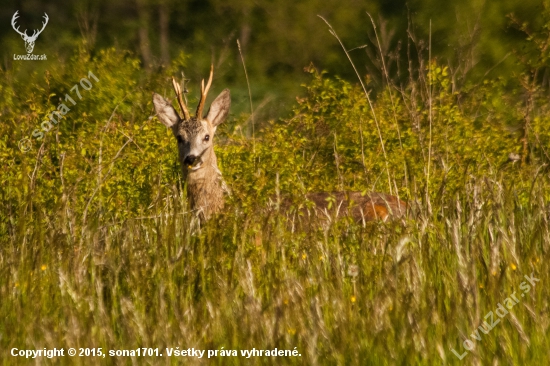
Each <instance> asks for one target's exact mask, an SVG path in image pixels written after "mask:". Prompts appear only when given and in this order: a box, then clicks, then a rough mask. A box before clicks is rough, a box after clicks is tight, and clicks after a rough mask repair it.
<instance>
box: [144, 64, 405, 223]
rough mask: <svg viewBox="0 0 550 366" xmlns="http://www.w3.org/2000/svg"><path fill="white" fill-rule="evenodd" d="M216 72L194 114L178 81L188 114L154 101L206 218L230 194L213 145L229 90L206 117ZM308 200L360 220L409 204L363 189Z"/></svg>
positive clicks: (192, 197)
mask: <svg viewBox="0 0 550 366" xmlns="http://www.w3.org/2000/svg"><path fill="white" fill-rule="evenodd" d="M212 76H213V68H211V69H210V78H209V80H208V83H207V84H206V87H205V86H204V80H203V81H202V86H201V98H200V100H199V105H198V107H197V112H196V114H195V116H194V117H192V116H191V115H190V114H189V111H188V109H187V106H186V105H185V103H184V101H183V98H182V94H181V88H180V86H179V84H178V83H177V82H176V81H175V79H172V84H173V87H174V91H175V93H176V99H177V101H178V104H179V106H180V109H181V111H182V114H183V118H182V117H180V116H179V115H178V113H177V112H176V111H175V109H174V108H173V107H172V104H171V103H170V102H169V101H168V100H166V99H164V98H163V97H161V96H160V95H158V94H156V93H153V103H154V105H155V110H156V112H157V115H158V118H159V120H160V121H161V122H162V123H163V124H164V125H165V126H166V127H168V128H171V129H172V132H173V133H174V136H175V138H176V140H177V142H178V152H179V160H180V164H181V169H182V173H183V176H184V178H185V179H186V180H187V197H188V199H189V203H190V205H191V210H193V211H194V212H195V213H196V214H197V215H198V216H199V219H200V221H201V222H205V221H206V220H208V219H209V218H210V217H212V215H214V214H216V213H218V212H220V211H221V210H222V208H223V206H224V194H225V193H229V189H228V188H227V186H226V185H225V182H224V181H223V178H222V174H221V171H220V170H219V169H218V163H217V160H216V154H215V153H214V147H213V144H214V134H215V132H216V127H217V126H218V125H219V124H220V123H222V122H223V121H224V120H225V118H226V117H227V114H228V112H229V107H230V105H231V97H230V94H229V90H228V89H225V90H224V91H222V92H221V94H220V95H219V96H218V97H217V98H216V99H215V100H214V101H213V102H212V105H211V106H210V110H209V111H208V113H207V115H206V118H202V111H203V108H204V103H205V101H206V94H207V93H208V89H209V88H210V85H211V84H212ZM306 198H307V199H308V200H310V201H312V202H313V203H315V206H316V209H317V211H318V213H319V214H323V213H324V214H328V209H329V207H330V206H329V205H331V204H332V205H333V207H335V209H337V213H338V214H339V215H345V214H347V215H350V216H351V217H353V219H354V220H355V221H358V222H360V221H372V220H376V219H381V220H386V219H388V218H389V217H401V216H403V215H404V214H405V212H406V208H407V204H406V203H405V202H403V201H401V200H400V199H398V198H396V197H394V196H391V195H387V194H384V193H376V192H373V193H369V194H366V195H363V194H361V192H317V193H310V194H307V195H306ZM285 206H287V205H285Z"/></svg>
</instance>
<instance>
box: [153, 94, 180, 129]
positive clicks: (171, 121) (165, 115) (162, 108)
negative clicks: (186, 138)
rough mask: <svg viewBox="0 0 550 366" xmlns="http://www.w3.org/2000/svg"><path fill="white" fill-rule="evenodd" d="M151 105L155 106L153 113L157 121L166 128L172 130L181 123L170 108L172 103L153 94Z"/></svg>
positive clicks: (172, 108) (176, 114)
mask: <svg viewBox="0 0 550 366" xmlns="http://www.w3.org/2000/svg"><path fill="white" fill-rule="evenodd" d="M153 104H154V105H155V111H156V112H157V116H158V118H159V120H160V121H161V122H162V123H163V124H164V125H165V126H166V127H168V128H172V129H174V127H177V125H178V123H179V122H180V121H181V118H180V116H179V115H178V113H177V112H176V110H175V109H174V107H172V103H170V102H169V101H167V100H166V99H164V98H163V97H161V96H160V95H158V94H157V93H153Z"/></svg>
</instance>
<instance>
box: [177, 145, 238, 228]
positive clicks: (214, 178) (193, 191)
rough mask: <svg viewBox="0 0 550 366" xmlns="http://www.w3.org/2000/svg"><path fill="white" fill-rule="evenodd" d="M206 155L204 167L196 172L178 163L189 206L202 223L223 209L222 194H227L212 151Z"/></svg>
mask: <svg viewBox="0 0 550 366" xmlns="http://www.w3.org/2000/svg"><path fill="white" fill-rule="evenodd" d="M208 154H209V156H208V157H205V159H204V163H203V164H204V167H203V168H201V169H200V170H198V171H189V170H188V169H187V167H186V166H185V165H184V164H183V162H182V161H180V162H181V165H182V171H183V173H184V177H185V178H186V181H187V198H188V199H189V205H190V207H191V210H193V211H195V213H196V214H197V215H198V216H199V219H200V220H201V222H203V223H204V222H205V221H207V220H208V219H210V217H212V215H214V214H216V213H218V212H220V211H221V210H222V209H223V206H224V194H225V193H228V189H227V187H226V185H225V182H224V181H223V178H222V174H221V172H220V170H219V169H218V163H217V159H216V154H215V153H214V149H210V151H209V152H208Z"/></svg>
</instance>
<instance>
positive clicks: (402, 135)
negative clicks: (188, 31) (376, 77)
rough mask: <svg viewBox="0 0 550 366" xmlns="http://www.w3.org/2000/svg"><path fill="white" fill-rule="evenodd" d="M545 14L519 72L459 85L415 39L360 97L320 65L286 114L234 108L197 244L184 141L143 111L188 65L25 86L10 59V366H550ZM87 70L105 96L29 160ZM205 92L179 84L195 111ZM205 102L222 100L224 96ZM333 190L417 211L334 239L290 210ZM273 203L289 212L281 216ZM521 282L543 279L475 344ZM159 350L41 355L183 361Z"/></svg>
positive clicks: (121, 60)
mask: <svg viewBox="0 0 550 366" xmlns="http://www.w3.org/2000/svg"><path fill="white" fill-rule="evenodd" d="M546 15H547V16H546V18H545V19H547V22H546V23H545V25H544V26H541V27H539V28H537V29H531V28H529V29H527V28H526V26H525V25H521V24H520V25H518V28H519V30H520V31H521V30H523V31H525V37H524V38H525V41H524V43H523V46H522V48H521V49H518V50H517V51H516V52H515V54H514V56H513V57H514V60H515V62H516V69H517V70H520V71H519V72H517V73H510V74H497V75H494V74H488V75H487V76H485V77H480V78H478V79H475V80H470V79H465V78H461V77H460V75H459V74H458V73H453V72H452V70H451V69H450V68H449V65H446V64H444V63H443V62H440V61H438V59H437V58H432V59H429V54H428V50H427V48H426V47H424V48H423V47H422V45H421V44H418V43H415V42H414V41H413V40H411V41H410V42H411V44H410V47H416V48H417V50H418V57H417V59H414V60H412V59H411V60H409V61H410V62H409V70H408V74H407V75H408V76H407V78H405V79H403V78H401V79H392V78H391V77H389V76H388V75H387V74H386V73H385V71H384V70H383V69H381V70H380V73H381V75H382V76H383V78H382V80H383V82H382V86H381V87H377V88H373V87H372V79H370V77H369V75H366V76H365V75H363V76H362V77H361V78H362V81H363V82H364V83H365V85H366V90H367V91H369V93H368V94H367V93H366V92H365V90H364V89H363V88H362V87H361V84H360V83H359V82H350V81H346V80H344V79H342V78H338V77H335V76H332V75H330V74H329V73H327V72H325V71H321V70H318V69H317V68H316V67H315V65H313V64H312V65H310V66H309V67H308V68H307V69H306V73H307V74H308V80H309V81H308V83H306V84H305V85H304V87H303V92H302V94H301V95H300V96H298V97H297V101H296V103H295V105H294V107H293V110H292V112H291V113H290V114H289V115H287V116H284V117H283V118H281V119H278V120H273V121H258V120H256V119H254V118H251V116H250V115H247V114H238V115H236V114H233V115H231V117H230V119H229V120H228V121H226V122H225V123H224V124H223V125H221V126H220V127H219V128H218V132H217V134H216V137H215V144H216V154H217V156H218V160H219V164H220V168H221V170H222V172H223V175H224V178H225V180H226V182H227V183H228V185H229V186H230V188H231V190H232V196H231V197H229V198H228V204H227V205H226V210H225V212H224V213H223V214H221V215H220V216H219V217H216V218H215V219H213V220H211V221H210V222H208V223H207V224H206V225H205V226H204V227H202V228H201V230H200V231H193V230H191V221H192V217H193V215H192V214H191V213H189V212H188V210H187V207H186V197H185V189H184V185H185V182H183V181H182V180H181V179H180V170H179V169H180V168H179V163H178V160H177V152H176V143H175V141H174V138H173V136H172V135H171V132H170V131H168V130H167V129H166V128H165V127H164V126H163V125H162V124H160V123H159V122H158V120H157V118H156V117H154V111H153V105H152V101H151V94H152V92H153V91H156V92H158V93H160V94H164V95H166V96H169V97H172V90H171V84H170V81H169V80H170V79H169V78H170V77H171V76H172V75H180V72H181V70H183V69H185V67H186V62H187V60H188V59H189V57H188V55H184V54H181V55H180V57H178V58H175V59H174V60H173V61H172V63H171V65H170V66H167V67H164V68H158V69H155V70H153V71H150V72H147V73H146V72H144V71H143V69H142V65H141V62H140V60H139V59H138V58H137V57H136V56H135V55H134V54H132V53H131V52H126V51H120V50H115V49H112V48H105V49H103V50H101V51H98V52H94V53H90V52H89V50H88V49H87V48H86V47H84V46H82V47H81V48H79V50H78V51H76V52H75V54H74V55H73V56H72V57H71V59H70V60H67V61H66V62H63V63H59V64H57V65H55V66H52V67H51V68H50V69H48V71H47V72H45V73H42V72H34V73H32V74H31V75H30V76H28V79H30V81H29V80H25V81H21V80H20V79H19V78H18V73H19V72H20V70H18V66H17V64H16V63H14V64H13V68H12V69H10V70H3V71H2V75H1V77H0V92H1V93H2V95H3V98H2V99H1V100H0V117H1V119H2V124H0V131H1V134H0V136H1V137H0V168H1V170H2V173H1V175H0V208H1V215H0V318H1V319H2V321H1V322H0V349H1V350H2V351H1V352H2V354H0V364H3V365H11V364H16V363H20V364H27V363H29V362H30V361H26V360H23V359H14V358H12V357H11V356H9V355H8V351H9V350H11V349H12V348H14V347H16V348H20V349H25V348H29V349H31V348H32V349H40V348H54V347H57V348H59V347H64V348H68V347H75V348H79V347H102V348H103V350H104V351H106V350H109V349H113V350H114V349H132V348H137V347H153V348H156V347H158V348H160V349H161V351H164V349H165V348H166V347H180V348H185V349H186V348H191V347H194V348H198V349H212V350H215V349H218V350H220V349H222V347H223V348H224V349H225V350H242V349H252V348H256V349H274V348H278V349H294V347H297V349H298V350H299V352H300V354H301V357H288V358H276V359H275V358H266V357H259V358H251V359H246V358H243V357H233V358H229V359H228V358H222V357H217V358H211V359H210V360H207V361H205V360H197V359H184V362H185V363H186V364H187V363H189V364H195V363H196V364H203V363H214V364H224V365H225V364H236V365H240V364H250V363H252V364H277V365H279V364H282V365H286V364H338V365H366V364H374V365H378V364H380V365H408V364H422V365H432V364H462V363H466V364H476V365H477V364H495V365H500V364H503V365H527V364H532V365H543V364H546V363H548V362H549V360H550V353H549V352H548V350H549V349H550V340H549V338H548V332H549V329H550V316H549V299H550V273H549V271H548V270H547V269H545V268H546V265H545V264H544V263H548V261H549V260H550V258H549V256H550V231H549V227H550V226H549V220H550V181H549V174H550V171H549V166H548V164H549V163H550V156H549V154H550V151H549V150H550V107H549V105H548V92H549V89H548V75H549V74H548V70H549V69H548V55H549V53H548V52H549V49H550V48H549V45H550V33H549V32H550V28H549V25H550V16H548V14H546ZM327 37H329V36H327ZM424 46H425V45H424ZM379 57H380V58H381V59H387V60H388V59H389V57H388V55H386V54H383V53H382V54H380V55H379ZM342 60H345V55H344V54H342ZM342 62H344V61H342ZM89 71H92V72H93V74H94V75H96V76H97V78H98V79H99V81H98V82H97V83H94V86H93V88H92V89H91V90H89V91H86V92H85V93H84V92H83V93H82V100H78V101H77V103H76V105H74V106H72V105H71V106H69V107H70V108H71V110H70V111H68V112H67V114H66V115H65V116H64V118H62V119H61V120H60V121H59V123H58V125H57V126H54V128H52V129H51V130H50V131H48V132H46V133H45V134H44V138H43V139H41V140H37V139H34V138H33V139H32V143H33V148H32V149H31V150H30V151H28V152H22V151H20V149H19V147H18V141H19V140H20V139H21V138H23V137H26V136H32V133H33V130H35V129H36V128H40V127H39V126H40V123H41V122H42V121H43V120H44V118H45V117H44V116H46V115H47V114H49V113H50V112H51V111H52V110H54V109H56V108H57V106H58V105H59V103H61V102H63V100H64V96H65V94H67V93H69V94H71V93H73V92H71V88H72V87H73V85H74V84H75V83H77V82H78V81H79V80H80V79H81V78H83V77H86V76H87V75H88V73H89ZM206 72H207V66H206V65H205V67H204V74H206ZM396 80H397V81H396ZM197 86H198V82H197V80H194V81H193V82H192V83H190V84H189V88H190V94H189V96H188V97H189V98H190V103H189V104H190V105H195V102H196V99H194V98H195V96H196V95H198V92H197ZM214 88H215V90H213V91H212V92H211V93H210V94H211V96H210V97H211V98H214V97H215V95H216V94H217V93H216V92H217V91H219V90H221V89H222V88H224V85H219V84H218V83H217V82H216V80H214ZM371 91H372V92H371ZM73 94H74V93H73ZM73 94H71V95H73ZM371 102H372V103H371ZM252 123H256V124H257V125H256V130H255V134H254V137H253V136H252V135H251V131H252V128H251V124H252ZM342 189H345V190H356V191H362V192H368V191H372V190H375V191H380V192H388V193H392V194H395V195H399V197H400V198H401V199H404V200H406V201H408V202H409V204H410V213H409V215H408V217H407V218H406V219H403V220H398V221H388V222H369V223H355V222H353V221H352V220H350V219H348V218H345V217H344V218H341V219H338V220H336V219H333V220H329V222H328V224H326V225H322V224H321V223H320V222H318V221H317V220H316V219H311V218H307V217H304V216H302V217H300V216H299V214H298V213H297V212H299V211H298V210H297V209H298V208H299V207H301V206H304V205H307V202H304V199H303V197H304V195H305V193H307V192H314V191H319V190H325V191H330V190H342ZM277 196H281V197H285V198H288V199H289V200H290V202H292V204H291V207H290V208H288V210H280V209H278V208H277V207H276V205H273V204H270V201H271V203H272V201H273V198H274V197H277ZM334 209H337V208H336V207H335V208H334ZM525 275H533V276H535V277H536V278H538V279H540V282H538V283H537V284H536V286H535V287H533V288H531V291H529V292H528V293H525V296H524V297H520V301H519V303H518V304H517V305H515V306H514V307H513V309H511V310H510V311H509V314H507V315H506V316H504V317H503V318H502V319H501V321H500V323H499V324H498V325H496V326H495V327H494V329H492V330H491V331H490V332H488V333H487V334H484V333H483V334H481V340H475V341H474V340H473V338H472V336H471V334H472V333H473V332H475V330H476V329H478V327H479V326H480V325H482V324H483V322H484V321H486V320H487V319H485V315H486V314H487V313H488V312H489V311H494V310H495V309H496V308H497V306H498V304H499V303H501V304H503V303H504V301H505V299H507V298H509V297H510V295H511V294H512V293H514V292H516V293H517V294H520V293H521V291H520V290H519V286H520V283H521V282H523V281H525V278H524V276H525ZM495 316H496V315H495ZM466 339H470V340H472V341H473V342H474V345H475V347H474V348H473V350H472V351H471V352H469V353H468V354H467V355H466V356H465V358H464V359H463V360H459V359H458V358H457V357H455V355H454V354H453V353H452V351H451V349H455V350H456V351H457V352H458V353H459V354H462V353H463V352H464V351H465V349H464V346H463V342H464V341H465V340H466ZM239 352H240V351H239ZM163 353H164V357H159V358H155V357H145V358H143V359H141V358H133V359H132V358H107V359H99V358H86V359H78V360H77V361H75V359H71V358H59V359H54V360H42V361H44V363H46V364H48V363H52V364H73V363H75V362H77V363H80V364H102V365H104V364H155V365H156V364H177V363H178V362H179V360H176V359H174V358H167V357H166V353H165V352H163Z"/></svg>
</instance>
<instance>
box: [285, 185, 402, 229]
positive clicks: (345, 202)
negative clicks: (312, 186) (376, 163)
mask: <svg viewBox="0 0 550 366" xmlns="http://www.w3.org/2000/svg"><path fill="white" fill-rule="evenodd" d="M306 199H307V200H308V201H311V202H313V203H314V204H315V213H316V214H317V216H319V217H321V218H323V217H327V215H329V216H332V215H337V216H350V217H352V218H353V219H354V220H355V221H356V222H363V221H373V220H383V221H386V220H388V219H391V218H399V217H403V216H404V215H405V213H406V211H407V204H406V203H405V202H404V201H402V200H400V199H398V198H397V197H394V196H391V195H389V194H385V193H378V192H371V193H367V194H365V195H362V194H361V192H344V191H336V192H315V193H309V194H307V195H306ZM288 206H289V202H284V203H283V209H285V208H288Z"/></svg>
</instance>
